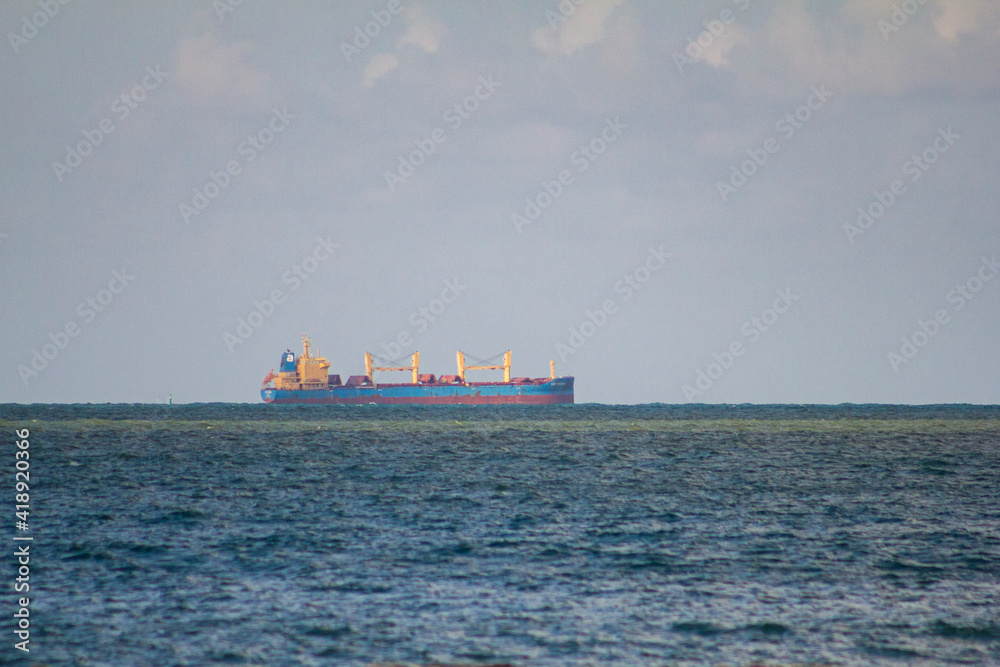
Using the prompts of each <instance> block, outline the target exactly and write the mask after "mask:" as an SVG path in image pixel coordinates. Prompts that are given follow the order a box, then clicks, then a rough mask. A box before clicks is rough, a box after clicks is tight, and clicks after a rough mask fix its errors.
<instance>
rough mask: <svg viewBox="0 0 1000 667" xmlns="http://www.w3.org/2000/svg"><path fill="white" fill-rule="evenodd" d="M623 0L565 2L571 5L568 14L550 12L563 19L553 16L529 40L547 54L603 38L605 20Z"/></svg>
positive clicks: (566, 51) (567, 52) (566, 52)
mask: <svg viewBox="0 0 1000 667" xmlns="http://www.w3.org/2000/svg"><path fill="white" fill-rule="evenodd" d="M624 1H625V0H586V1H585V2H584V3H583V4H581V5H579V6H576V5H575V4H573V3H565V4H568V6H571V7H574V9H573V11H572V13H571V14H569V15H568V16H566V15H563V14H553V13H551V12H553V10H549V11H550V20H552V19H551V17H552V16H559V17H561V18H562V19H564V20H558V19H556V20H555V25H553V26H551V27H548V28H541V29H539V30H536V31H535V32H534V33H533V34H532V36H531V41H532V43H533V44H534V45H535V48H537V49H539V50H541V51H544V52H545V53H548V54H562V55H566V56H569V55H572V54H573V53H574V52H576V51H578V50H580V49H582V48H584V47H587V46H590V45H592V44H597V43H598V42H602V41H604V38H605V36H606V34H607V32H606V29H605V25H604V24H605V22H607V20H608V18H609V17H610V16H611V13H612V12H613V11H614V9H615V7H617V6H618V5H620V4H622V3H623V2H624Z"/></svg>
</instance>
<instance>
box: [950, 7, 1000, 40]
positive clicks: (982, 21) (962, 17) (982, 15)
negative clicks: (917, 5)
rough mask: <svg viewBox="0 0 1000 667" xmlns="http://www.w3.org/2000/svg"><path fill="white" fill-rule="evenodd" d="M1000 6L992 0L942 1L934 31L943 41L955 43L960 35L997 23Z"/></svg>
mask: <svg viewBox="0 0 1000 667" xmlns="http://www.w3.org/2000/svg"><path fill="white" fill-rule="evenodd" d="M998 16H1000V4H998V3H996V2H991V1H990V0H950V1H949V0H942V1H941V2H940V4H939V5H938V16H937V18H935V19H934V29H935V30H936V31H937V34H938V35H940V36H941V37H942V38H943V39H945V40H947V41H949V42H953V41H955V40H956V39H957V38H958V37H959V36H960V35H963V34H971V33H974V32H976V31H977V30H979V29H981V28H982V27H984V26H987V25H989V24H990V23H992V24H993V25H994V26H995V25H996V23H997V18H998Z"/></svg>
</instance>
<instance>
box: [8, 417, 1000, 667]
mask: <svg viewBox="0 0 1000 667" xmlns="http://www.w3.org/2000/svg"><path fill="white" fill-rule="evenodd" d="M0 426H2V427H3V428H4V432H5V433H7V434H8V438H7V439H8V442H9V443H12V442H13V429H14V428H29V429H31V455H32V458H31V466H32V467H31V470H32V481H33V484H32V494H33V495H32V515H31V518H32V530H33V535H34V536H35V542H34V543H33V547H32V549H33V553H34V559H33V560H32V566H33V567H32V577H33V581H34V583H33V590H32V593H33V595H34V599H33V601H32V604H33V614H32V622H33V625H32V627H33V629H34V630H35V632H34V633H33V634H32V653H31V657H32V658H33V659H36V660H37V661H38V663H39V664H46V665H63V664H81V665H172V664H178V665H207V664H237V665H238V664H268V665H298V664H305V665H329V664H334V665H367V664H372V663H378V662H407V663H415V664H427V663H433V662H449V663H463V664H481V663H494V662H508V663H511V664H514V665H518V666H528V665H563V664H630V665H660V664H671V665H673V664H729V665H750V664H784V663H813V664H844V665H848V664H849V665H867V664H913V665H917V664H928V665H929V664H945V663H954V664H973V665H981V664H1000V409H998V408H994V407H988V408H986V407H968V406H966V407H963V406H948V407H921V408H901V407H886V406H846V407H808V406H806V407H802V406H761V407H748V406H732V407H725V406H711V407H710V406H702V407H688V406H677V407H674V406H636V407H604V406H588V405H579V406H553V407H537V408H517V407H503V408H489V407H486V408H484V407H427V408H416V407H388V406H360V407H342V406H264V405H223V404H218V405H196V406H172V407H167V406H138V405H136V406H114V405H107V406H89V405H87V406H39V405H36V406H11V405H6V406H0ZM12 450H13V445H12V444H9V445H8V446H7V448H6V450H5V451H7V452H8V455H7V456H8V457H9V458H8V461H7V464H8V467H10V466H11V465H12V461H13V458H12V454H11V452H12ZM10 486H11V493H12V492H13V490H12V487H13V482H10ZM8 495H10V494H8ZM9 502H10V504H11V505H13V502H12V501H9ZM11 513H13V507H11ZM7 561H8V563H11V562H12V561H11V559H10V558H8V559H7ZM4 567H8V569H10V568H12V567H13V566H12V565H5V566H4ZM8 597H9V596H8ZM8 643H10V642H8ZM8 658H11V651H10V650H9V647H8V648H7V649H4V650H3V651H2V652H0V662H2V661H3V660H5V659H8Z"/></svg>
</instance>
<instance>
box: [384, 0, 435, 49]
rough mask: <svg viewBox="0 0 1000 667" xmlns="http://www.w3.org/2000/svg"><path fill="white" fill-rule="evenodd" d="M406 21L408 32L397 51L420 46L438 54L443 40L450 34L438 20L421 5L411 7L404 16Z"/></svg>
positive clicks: (400, 41)
mask: <svg viewBox="0 0 1000 667" xmlns="http://www.w3.org/2000/svg"><path fill="white" fill-rule="evenodd" d="M403 17H404V18H405V19H406V23H407V27H406V32H405V33H403V36H402V37H400V38H399V41H398V42H397V43H396V49H397V50H401V49H402V48H403V47H405V46H407V45H411V44H412V45H413V46H418V47H420V48H421V49H423V50H424V51H426V52H427V53H436V52H437V50H438V48H440V46H441V40H442V39H443V38H444V36H445V35H447V34H448V29H447V28H445V27H444V24H443V23H441V21H439V20H438V19H436V18H435V17H433V16H431V15H430V14H428V13H427V10H426V9H424V8H423V7H422V6H420V5H410V6H409V7H407V9H406V11H405V12H404V14H403Z"/></svg>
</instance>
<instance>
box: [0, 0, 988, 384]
mask: <svg viewBox="0 0 1000 667" xmlns="http://www.w3.org/2000/svg"><path fill="white" fill-rule="evenodd" d="M63 2H65V4H63ZM0 25H2V27H3V32H4V33H5V38H4V42H5V43H4V44H3V46H2V47H0V54H2V55H0V92H2V99H3V113H2V114H0V202H2V206H0V282H2V285H3V290H2V304H3V306H2V313H3V318H2V323H0V372H2V374H3V378H4V379H3V381H2V383H0V402H24V403H30V402H105V401H112V402H157V401H165V400H166V397H167V395H168V394H173V398H174V401H175V402H195V401H249V402H259V401H260V396H259V388H260V382H261V380H262V379H263V378H264V376H265V375H266V374H267V372H268V370H270V369H271V368H274V367H276V366H277V365H278V362H279V356H280V354H281V352H283V351H284V350H285V349H286V348H291V349H292V350H296V351H297V350H300V349H301V344H300V338H301V335H302V333H303V332H307V333H308V334H309V335H310V336H311V337H312V340H313V342H314V344H315V345H316V346H318V347H319V348H320V350H321V351H322V353H323V354H324V355H325V356H327V357H328V358H329V360H330V361H331V363H332V364H333V368H332V369H331V370H332V372H339V373H341V374H342V375H344V376H346V375H349V374H356V373H361V372H363V368H364V363H363V360H364V353H365V351H371V352H372V353H374V354H382V355H383V356H387V357H390V358H396V357H402V356H404V355H407V354H409V353H411V352H412V351H413V350H419V351H420V352H421V361H422V369H423V370H424V372H432V373H439V374H440V373H454V372H455V370H454V368H455V350H456V349H462V350H464V351H465V352H467V353H468V354H470V355H474V356H477V357H480V358H487V357H492V356H494V355H496V354H498V353H502V352H503V351H504V350H507V349H508V348H510V349H511V350H512V351H513V364H514V369H513V372H514V375H530V376H545V375H547V374H548V362H549V360H550V359H554V360H555V362H556V371H557V373H558V374H560V375H574V376H575V377H576V397H577V402H606V403H646V402H664V403H680V402H688V401H695V402H707V403H736V402H792V403H840V402H859V403H860V402H898V403H927V402H973V403H996V402H998V401H1000V383H998V381H997V370H998V367H1000V346H998V344H997V343H998V340H1000V336H998V334H1000V318H998V317H997V313H998V305H1000V278H998V279H994V274H995V273H997V272H998V271H1000V266H997V264H996V262H997V259H998V257H1000V229H998V220H997V211H998V210H1000V206H998V199H1000V188H997V175H998V174H1000V159H998V158H1000V143H998V139H1000V123H998V121H997V119H998V118H1000V104H998V92H1000V59H998V58H997V55H996V54H997V53H998V52H1000V2H991V1H986V0H926V2H923V1H921V2H918V1H917V0H905V1H898V0H897V1H896V2H895V3H894V2H889V1H888V0H848V1H846V2H833V1H822V2H820V1H815V2H807V1H804V0H776V1H773V2H767V1H764V0H736V1H730V0H719V1H717V2H700V3H695V2H654V1H649V2H639V1H630V0H575V1H573V0H563V2H561V3H560V2H558V1H557V0H550V1H547V2H542V1H538V2H500V3H485V2H457V1H456V2H434V1H430V0H425V1H423V2H407V1H406V0H398V1H397V0H392V1H385V0H374V1H365V2H349V3H348V2H345V3H327V2H295V3H285V2H282V3H276V2H275V3H264V2H257V1H255V0H244V1H243V2H238V0H216V2H212V1H210V0H191V1H187V2H180V1H178V2H170V3H124V4H123V3H119V2H85V1H84V0H72V1H67V0H25V1H20V0H18V1H12V0H6V1H4V2H2V3H0ZM400 339H401V340H402V341H403V344H400V345H398V347H397V346H396V345H394V344H393V343H394V341H397V340H400ZM473 377H474V379H487V378H491V377H498V374H496V373H494V374H492V375H491V374H490V373H489V372H479V374H477V375H475V376H473ZM385 379H386V381H390V380H391V379H392V377H391V376H386V377H385ZM398 381H405V376H403V375H401V376H399V378H398Z"/></svg>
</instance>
